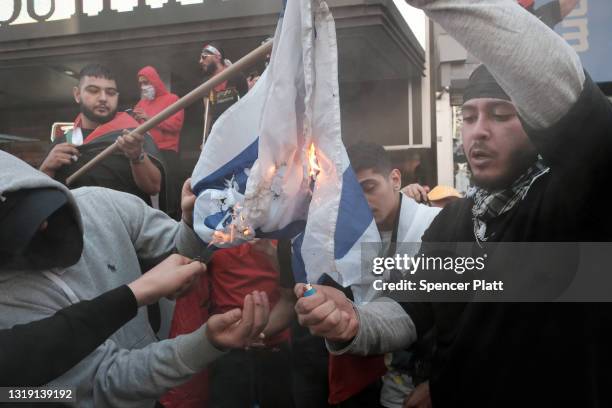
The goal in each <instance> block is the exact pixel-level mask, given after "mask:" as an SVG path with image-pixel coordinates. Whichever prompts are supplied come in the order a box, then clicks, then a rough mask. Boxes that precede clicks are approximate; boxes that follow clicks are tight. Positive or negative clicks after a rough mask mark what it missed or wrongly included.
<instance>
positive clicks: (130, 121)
mask: <svg viewBox="0 0 612 408" xmlns="http://www.w3.org/2000/svg"><path fill="white" fill-rule="evenodd" d="M74 127H75V128H77V127H79V128H82V127H83V121H82V119H81V114H79V116H77V117H76V119H75V120H74ZM136 127H138V122H136V119H134V118H133V117H131V116H130V115H128V114H127V113H125V112H119V113H117V114H116V115H115V117H114V118H113V120H111V121H110V122H106V123H104V124H102V125H100V126H98V127H97V128H95V129H94V131H93V132H91V133H90V134H89V135H88V136H87V138H85V140H83V143H84V144H85V143H89V142H91V141H92V140H94V139H96V138H98V137H100V136H104V135H105V134H107V133H110V132H114V131H117V130H123V129H134V128H136Z"/></svg>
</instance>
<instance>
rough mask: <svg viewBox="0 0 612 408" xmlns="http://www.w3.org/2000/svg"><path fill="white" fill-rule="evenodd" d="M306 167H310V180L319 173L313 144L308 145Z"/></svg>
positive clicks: (319, 169)
mask: <svg viewBox="0 0 612 408" xmlns="http://www.w3.org/2000/svg"><path fill="white" fill-rule="evenodd" d="M308 165H309V166H310V171H309V175H310V177H312V178H316V177H317V174H318V173H319V172H320V171H321V167H320V166H319V163H318V161H317V154H316V150H315V145H314V143H311V144H310V148H309V149H308Z"/></svg>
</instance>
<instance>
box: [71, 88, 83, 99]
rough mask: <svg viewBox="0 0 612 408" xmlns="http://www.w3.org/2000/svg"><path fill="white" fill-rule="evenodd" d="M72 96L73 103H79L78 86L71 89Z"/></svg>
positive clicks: (79, 91)
mask: <svg viewBox="0 0 612 408" xmlns="http://www.w3.org/2000/svg"><path fill="white" fill-rule="evenodd" d="M72 96H74V101H75V102H76V103H81V90H80V89H79V87H78V86H75V87H74V88H72Z"/></svg>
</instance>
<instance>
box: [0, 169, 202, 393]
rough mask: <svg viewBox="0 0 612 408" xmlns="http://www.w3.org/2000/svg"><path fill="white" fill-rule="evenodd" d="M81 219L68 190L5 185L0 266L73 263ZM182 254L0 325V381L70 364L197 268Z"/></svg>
mask: <svg viewBox="0 0 612 408" xmlns="http://www.w3.org/2000/svg"><path fill="white" fill-rule="evenodd" d="M15 161H17V160H15ZM79 224H80V223H79V219H78V217H76V216H75V213H74V211H73V209H72V208H71V206H70V205H69V203H68V196H67V195H66V194H65V192H63V191H61V190H59V189H56V188H49V187H44V188H23V189H19V190H16V191H12V192H8V193H4V195H2V196H1V197H0V226H1V227H0V274H1V273H2V271H8V270H24V271H25V270H37V271H42V270H45V269H49V268H60V267H68V266H70V265H73V264H75V263H76V262H77V261H78V260H79V258H80V256H81V253H82V249H83V236H82V233H81V231H80V226H79ZM181 258H182V257H180V256H178V255H174V256H173V258H169V259H168V260H166V261H164V262H162V263H161V264H159V265H158V266H157V267H155V268H153V269H151V270H150V271H149V272H147V273H146V274H144V275H143V276H142V277H140V278H138V279H136V280H135V281H133V282H132V283H130V284H128V285H122V286H119V287H117V288H116V289H113V290H110V291H108V292H106V293H104V294H102V295H100V296H98V297H96V298H94V299H92V300H84V301H81V302H79V303H76V304H74V305H72V306H68V307H66V308H64V309H62V310H60V311H59V312H57V313H56V314H54V315H53V316H51V317H48V318H46V319H42V320H39V321H35V322H32V323H28V324H21V325H16V326H13V327H12V328H11V329H6V330H0V367H2V370H0V386H39V385H43V384H45V383H47V382H49V381H51V380H52V379H53V378H56V377H58V376H60V375H62V374H63V373H65V372H66V371H68V370H69V369H70V368H71V367H72V366H74V365H75V364H77V363H78V362H79V361H80V360H82V359H83V358H85V356H87V355H88V354H90V353H91V352H92V351H93V350H94V349H95V348H96V347H98V346H99V345H100V344H102V343H103V342H104V341H105V340H106V339H107V338H108V337H110V336H111V335H112V334H113V333H114V332H115V331H117V330H118V329H119V328H120V327H121V326H123V325H124V324H126V323H127V322H128V321H129V320H131V319H132V318H134V316H135V315H136V312H137V310H138V307H140V306H143V305H147V304H150V303H153V302H155V301H157V300H159V299H160V298H161V297H164V296H171V295H174V294H176V293H177V292H178V291H179V289H180V288H181V287H182V286H184V285H186V284H187V283H188V282H189V281H190V280H191V279H192V278H194V277H195V276H196V275H197V274H198V273H199V272H200V271H201V267H199V266H198V265H193V264H185V265H180V262H183V259H181ZM42 338H44V341H41V339H42ZM24 368H27V369H24Z"/></svg>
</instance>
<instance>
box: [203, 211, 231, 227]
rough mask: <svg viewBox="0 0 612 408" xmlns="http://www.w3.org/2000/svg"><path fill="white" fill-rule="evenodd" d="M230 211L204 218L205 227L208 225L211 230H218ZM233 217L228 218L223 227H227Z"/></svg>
mask: <svg viewBox="0 0 612 408" xmlns="http://www.w3.org/2000/svg"><path fill="white" fill-rule="evenodd" d="M228 212H229V210H225V211H219V212H218V213H214V214H211V215H209V216H208V217H206V218H204V225H206V226H207V227H208V228H210V229H211V230H216V229H217V226H218V225H219V223H220V222H221V221H222V220H223V218H225V216H226V215H227V213H228ZM231 220H232V217H227V220H226V221H225V222H224V223H223V226H224V227H226V226H227V224H229V223H230V221H231Z"/></svg>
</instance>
